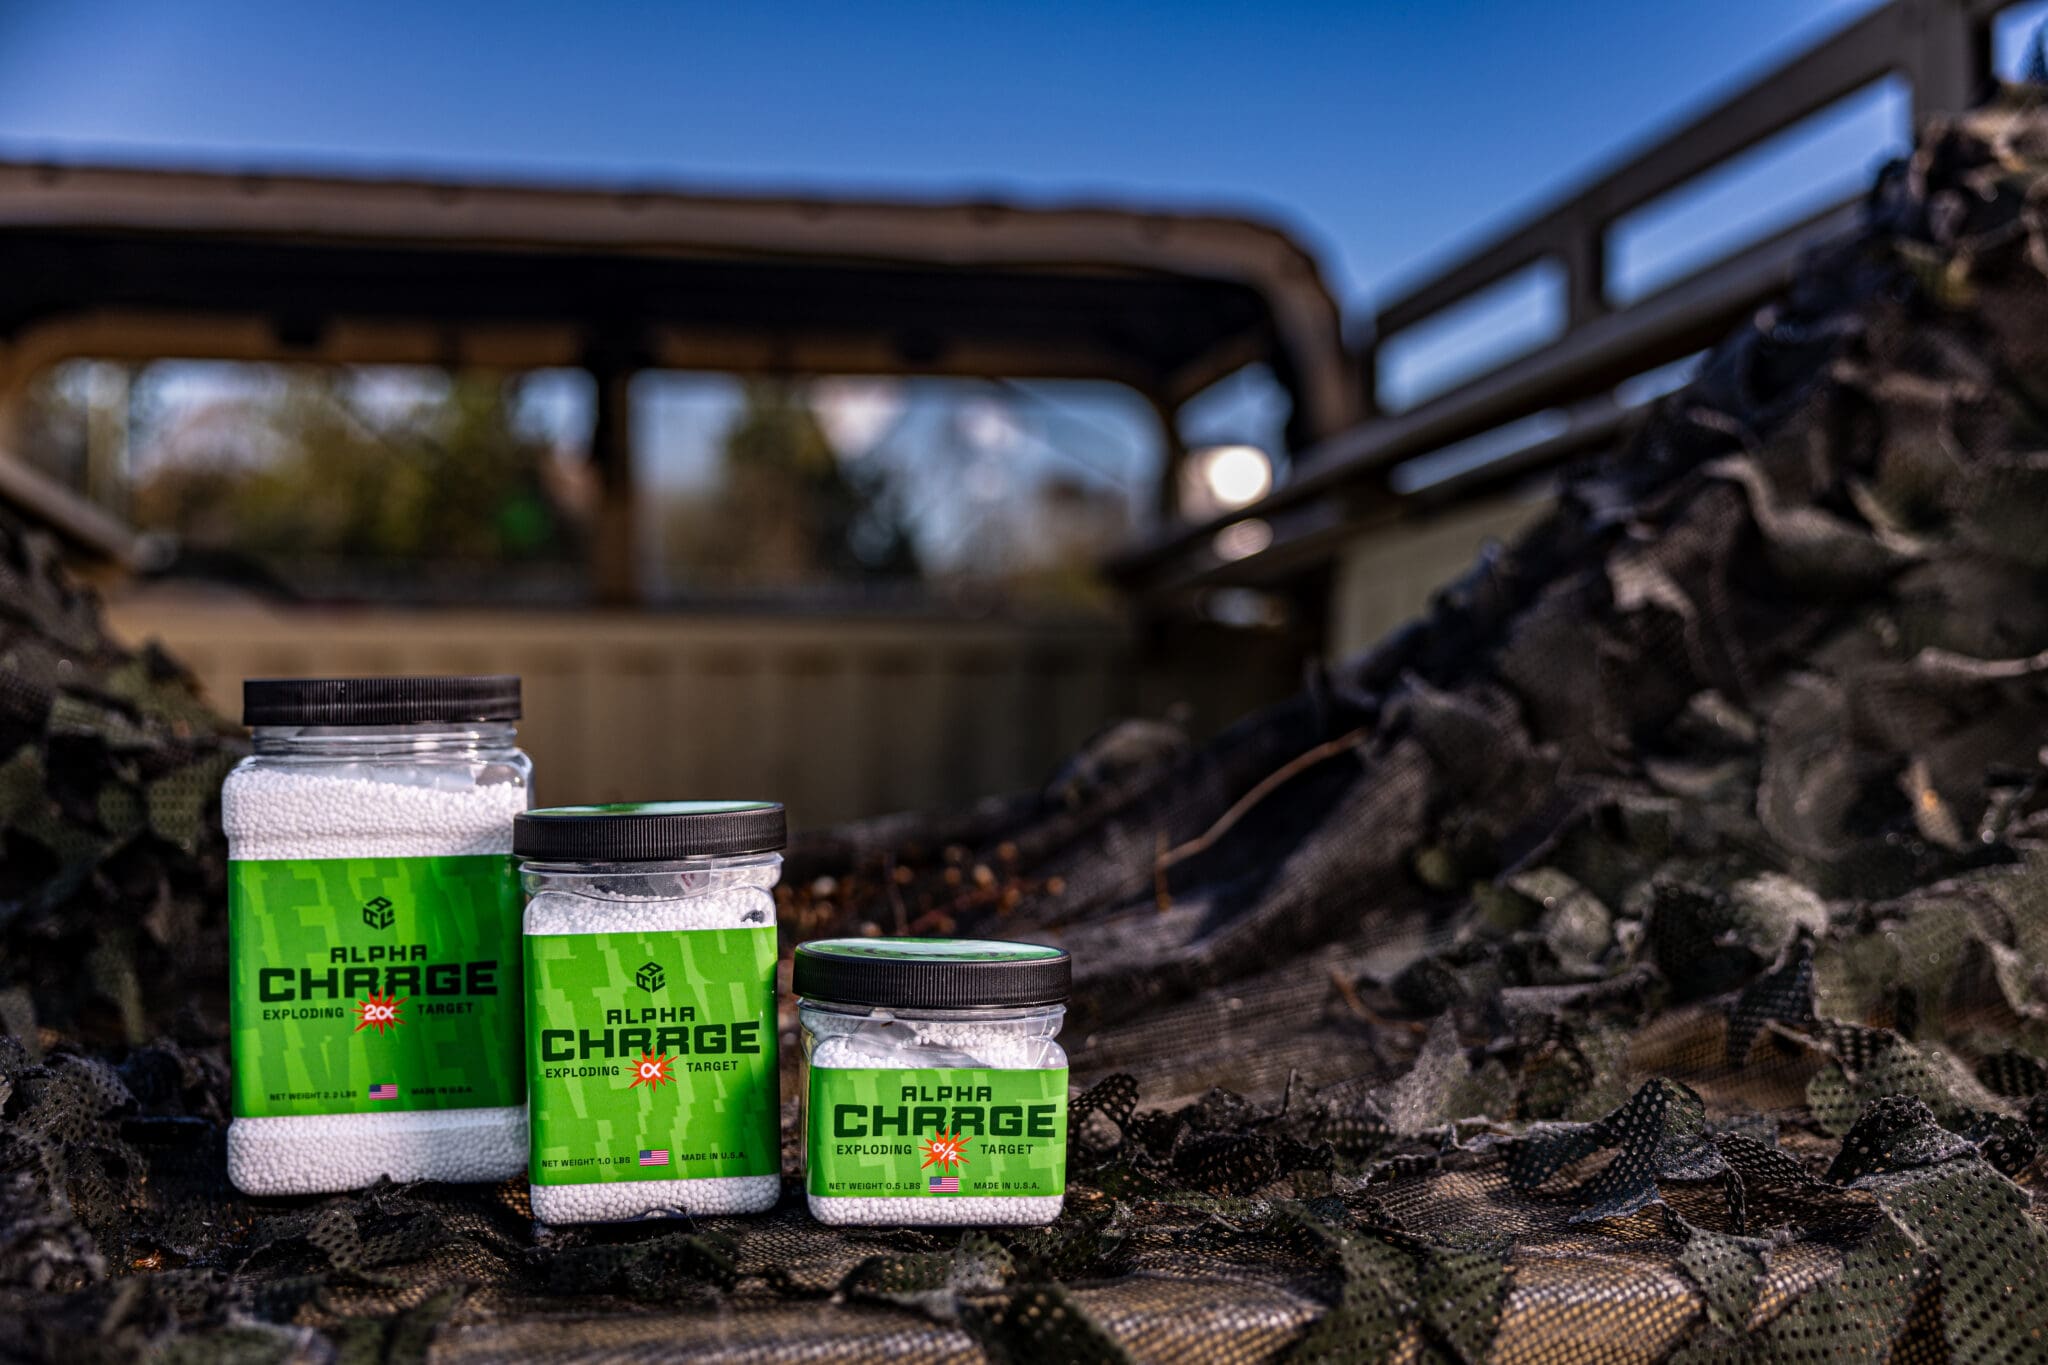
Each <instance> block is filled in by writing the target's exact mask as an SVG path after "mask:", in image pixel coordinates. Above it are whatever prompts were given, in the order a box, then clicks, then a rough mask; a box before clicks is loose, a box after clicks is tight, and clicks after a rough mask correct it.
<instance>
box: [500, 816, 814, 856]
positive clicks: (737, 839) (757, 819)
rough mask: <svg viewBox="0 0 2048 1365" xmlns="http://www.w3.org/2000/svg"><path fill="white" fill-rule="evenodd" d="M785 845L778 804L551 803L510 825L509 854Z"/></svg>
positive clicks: (721, 852) (730, 851) (731, 850)
mask: <svg viewBox="0 0 2048 1365" xmlns="http://www.w3.org/2000/svg"><path fill="white" fill-rule="evenodd" d="M788 842H789V834H788V829H787V826H786V824H785V822H784V819H783V813H782V805H781V803H780V802H776V801H626V802H620V803H618V804H617V805H610V806H552V807H549V808H547V809H544V810H530V811H527V812H525V813H524V814H522V815H518V816H515V817H513V820H512V851H513V852H514V853H516V854H518V855H519V856H520V857H522V858H526V859H529V860H531V861H533V862H537V863H653V862H667V861H669V860H671V859H674V858H706V857H722V856H732V855H737V854H741V853H774V852H776V851H778V850H779V849H781V848H782V846H783V845H784V844H786V843H788Z"/></svg>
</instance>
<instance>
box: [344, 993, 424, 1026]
mask: <svg viewBox="0 0 2048 1365" xmlns="http://www.w3.org/2000/svg"><path fill="white" fill-rule="evenodd" d="M410 999H412V997H411V996H409V995H378V994H376V993H375V992H372V993H371V995H370V998H369V999H367V1000H358V1001H356V1026H355V1032H357V1033H361V1032H362V1031H363V1030H364V1029H366V1028H373V1029H375V1030H377V1032H379V1033H382V1032H383V1031H384V1030H385V1029H388V1028H398V1027H400V1026H401V1025H403V1024H404V1023H405V1017H404V1016H403V1015H401V1014H400V1013H399V1012H398V1007H399V1006H400V1005H403V1004H404V1003H405V1002H406V1001H408V1000H410Z"/></svg>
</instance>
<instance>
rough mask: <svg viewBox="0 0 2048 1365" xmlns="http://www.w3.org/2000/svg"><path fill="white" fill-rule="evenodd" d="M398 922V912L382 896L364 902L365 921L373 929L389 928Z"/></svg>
mask: <svg viewBox="0 0 2048 1365" xmlns="http://www.w3.org/2000/svg"><path fill="white" fill-rule="evenodd" d="M397 922H398V912H397V911H396V910H394V909H393V908H392V906H391V902H390V901H388V900H385V899H384V898H383V897H382V896H379V897H377V898H376V899H375V900H371V901H366V902H364V904H363V923H365V924H367V925H369V926H370V927H371V928H372V929H389V928H390V927H391V926H392V925H393V924H395V923H397Z"/></svg>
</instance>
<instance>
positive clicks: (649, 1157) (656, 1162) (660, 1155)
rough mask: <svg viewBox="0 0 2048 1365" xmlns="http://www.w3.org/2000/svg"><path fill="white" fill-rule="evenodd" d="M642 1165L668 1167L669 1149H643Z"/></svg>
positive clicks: (641, 1151)
mask: <svg viewBox="0 0 2048 1365" xmlns="http://www.w3.org/2000/svg"><path fill="white" fill-rule="evenodd" d="M640 1164H641V1165H642V1166H666V1165H668V1148H666V1147H642V1148H641V1149H640Z"/></svg>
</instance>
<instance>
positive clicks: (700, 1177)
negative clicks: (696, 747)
mask: <svg viewBox="0 0 2048 1365" xmlns="http://www.w3.org/2000/svg"><path fill="white" fill-rule="evenodd" d="M784 842H785V836H784V828H783V811H782V807H781V806H779V805H777V804H775V803H773V802H768V801H666V802H647V803H637V804H631V805H612V806H562V807H557V808H554V809H550V810H537V811H530V812H528V813H526V814H524V815H521V816H520V817H519V820H518V828H517V831H516V833H515V834H514V844H513V846H514V848H515V850H516V851H517V853H518V855H519V857H520V859H521V868H522V870H521V878H522V881H523V883H524V886H525V890H526V894H527V902H526V918H525V930H526V1076H527V1094H528V1104H529V1117H530V1127H531V1133H532V1146H531V1151H530V1154H529V1161H528V1166H527V1179H528V1181H529V1182H530V1186H531V1189H532V1197H533V1215H534V1217H535V1218H538V1219H539V1220H541V1221H542V1222H544V1223H613V1222H622V1221H626V1220H629V1219H637V1218H663V1217H677V1216H681V1215H686V1214H713V1213H759V1212H761V1211H762V1210H764V1209H767V1208H770V1207H772V1206H773V1205H774V1203H775V1201H776V1198H777V1196H778V1195H779V1194H780V1192H781V1187H782V1147H781V1122H780V1111H781V1086H780V1077H779V1075H778V1073H777V1069H776V1039H775V1031H776V1019H775V964H776V958H777V954H776V946H775V890H774V888H775V882H776V879H777V877H778V876H779V875H780V873H781V869H782V854H781V850H782V846H783V843H784Z"/></svg>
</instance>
